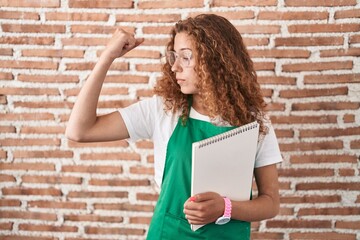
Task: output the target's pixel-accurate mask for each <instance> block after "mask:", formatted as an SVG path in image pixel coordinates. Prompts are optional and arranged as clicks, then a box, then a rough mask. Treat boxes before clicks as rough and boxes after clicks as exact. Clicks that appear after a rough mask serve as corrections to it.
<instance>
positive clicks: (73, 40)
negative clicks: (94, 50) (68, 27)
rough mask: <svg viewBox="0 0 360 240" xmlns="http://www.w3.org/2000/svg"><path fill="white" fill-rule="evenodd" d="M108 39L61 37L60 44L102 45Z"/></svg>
mask: <svg viewBox="0 0 360 240" xmlns="http://www.w3.org/2000/svg"><path fill="white" fill-rule="evenodd" d="M108 41H109V39H107V38H96V37H93V38H90V37H89V38H84V37H70V38H62V39H61V44H63V45H64V46H99V45H100V46H104V45H106V44H107V42H108Z"/></svg>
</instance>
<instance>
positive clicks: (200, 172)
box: [191, 121, 259, 231]
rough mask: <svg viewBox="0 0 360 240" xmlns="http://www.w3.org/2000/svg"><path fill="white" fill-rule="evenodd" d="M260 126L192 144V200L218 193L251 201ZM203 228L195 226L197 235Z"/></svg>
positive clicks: (254, 124) (244, 126)
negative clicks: (202, 194)
mask: <svg viewBox="0 0 360 240" xmlns="http://www.w3.org/2000/svg"><path fill="white" fill-rule="evenodd" d="M258 136H259V124H258V123H257V122H256V121H254V122H252V123H249V124H246V125H243V126H241V127H238V128H235V129H233V130H230V131H228V132H225V133H222V134H220V135H216V136H214V137H211V138H207V139H204V140H202V141H199V142H194V143H193V144H192V180H191V196H194V195H196V194H198V193H203V192H217V193H219V194H220V195H222V196H226V197H228V198H230V199H231V200H237V201H241V200H249V199H250V194H251V187H252V179H253V171H254V163H255V155H256V149H257V143H258ZM202 226H203V225H191V229H192V230H193V231H196V230H197V229H199V228H200V227H202Z"/></svg>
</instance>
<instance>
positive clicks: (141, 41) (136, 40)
mask: <svg viewBox="0 0 360 240" xmlns="http://www.w3.org/2000/svg"><path fill="white" fill-rule="evenodd" d="M144 41H145V39H144V38H135V47H137V46H139V45H140V44H142V43H143V42H144Z"/></svg>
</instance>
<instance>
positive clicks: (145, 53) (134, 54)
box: [123, 49, 161, 59]
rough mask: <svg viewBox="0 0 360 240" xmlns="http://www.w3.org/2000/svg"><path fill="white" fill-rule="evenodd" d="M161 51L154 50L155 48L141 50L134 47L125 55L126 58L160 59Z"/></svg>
mask: <svg viewBox="0 0 360 240" xmlns="http://www.w3.org/2000/svg"><path fill="white" fill-rule="evenodd" d="M160 56H161V55H160V52H159V51H153V50H139V49H134V50H132V51H130V52H128V53H126V54H125V55H124V56H123V57H124V58H153V59H160Z"/></svg>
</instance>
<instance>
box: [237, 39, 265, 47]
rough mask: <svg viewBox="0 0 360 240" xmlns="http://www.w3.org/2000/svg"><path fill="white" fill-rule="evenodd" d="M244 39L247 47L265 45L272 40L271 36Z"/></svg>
mask: <svg viewBox="0 0 360 240" xmlns="http://www.w3.org/2000/svg"><path fill="white" fill-rule="evenodd" d="M243 41H244V44H245V45H246V46H247V47H251V46H265V45H268V44H269V42H270V40H269V38H243Z"/></svg>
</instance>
